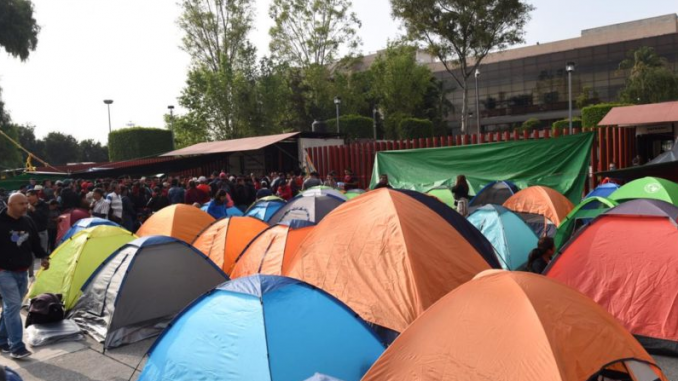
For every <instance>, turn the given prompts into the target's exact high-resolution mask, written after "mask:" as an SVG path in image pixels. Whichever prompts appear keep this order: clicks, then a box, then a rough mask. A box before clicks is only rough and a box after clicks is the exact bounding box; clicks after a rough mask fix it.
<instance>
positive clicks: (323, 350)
mask: <svg viewBox="0 0 678 381" xmlns="http://www.w3.org/2000/svg"><path fill="white" fill-rule="evenodd" d="M384 349H385V348H384V345H383V344H382V343H381V342H380V341H379V339H378V338H377V336H376V335H375V334H374V332H372V331H371V330H370V329H369V328H368V326H367V325H366V324H365V322H363V321H362V320H361V319H360V318H359V317H357V315H356V314H355V313H354V312H353V311H351V310H350V309H349V308H348V307H346V306H345V305H344V304H342V303H341V302H340V301H338V300H337V299H335V298H334V297H332V296H330V295H329V294H327V293H326V292H324V291H322V290H320V289H318V288H316V287H313V286H310V285H308V284H306V283H303V282H301V281H298V280H295V279H291V278H285V277H277V276H269V275H254V276H251V277H246V278H239V279H235V280H233V281H230V282H227V283H224V284H222V285H221V286H219V287H217V288H216V289H215V290H213V291H212V292H210V293H208V294H206V295H204V296H202V297H201V298H199V299H197V300H196V301H195V302H193V304H191V305H190V306H189V307H188V308H186V309H185V310H184V311H183V312H182V313H181V314H180V315H179V316H178V317H177V318H176V319H175V320H174V321H173V323H172V324H171V326H170V327H169V328H168V329H166V330H165V332H163V334H162V336H161V337H160V338H159V339H158V340H157V341H156V342H155V344H154V345H153V347H151V349H150V350H149V353H150V356H149V358H148V361H147V362H146V366H145V367H144V371H143V373H142V374H141V377H140V378H139V380H140V381H160V380H174V381H193V380H211V381H227V380H228V381H241V380H253V381H254V380H256V381H271V380H290V381H292V380H305V379H307V378H309V377H311V376H313V375H314V374H315V373H316V372H321V373H325V374H331V375H333V376H335V377H339V378H341V379H343V380H346V381H359V380H360V378H361V377H362V376H363V375H364V374H365V373H366V372H367V370H368V369H369V368H370V366H371V365H372V364H373V363H374V362H375V361H376V360H377V358H378V357H379V356H380V355H381V354H382V353H383V351H384Z"/></svg>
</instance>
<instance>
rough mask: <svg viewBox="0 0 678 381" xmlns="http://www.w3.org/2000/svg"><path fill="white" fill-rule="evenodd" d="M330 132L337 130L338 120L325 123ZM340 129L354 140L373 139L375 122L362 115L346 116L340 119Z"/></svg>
mask: <svg viewBox="0 0 678 381" xmlns="http://www.w3.org/2000/svg"><path fill="white" fill-rule="evenodd" d="M325 123H327V128H328V131H334V130H335V129H336V128H337V118H334V119H329V120H327V121H325ZM339 129H340V130H341V132H342V133H344V134H346V136H347V137H348V138H349V139H351V140H353V139H371V138H373V137H374V120H372V118H368V117H366V116H362V115H344V116H341V117H339Z"/></svg>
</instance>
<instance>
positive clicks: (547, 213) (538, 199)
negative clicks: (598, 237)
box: [504, 186, 574, 236]
mask: <svg viewBox="0 0 678 381" xmlns="http://www.w3.org/2000/svg"><path fill="white" fill-rule="evenodd" d="M504 207H505V208H507V209H509V210H511V211H514V212H517V213H520V215H521V217H523V219H524V220H525V222H526V223H527V224H528V225H530V226H531V227H533V229H534V230H535V233H537V235H542V234H543V233H547V234H548V235H549V236H553V235H555V232H556V228H557V227H558V226H560V223H561V222H563V220H564V219H565V217H567V215H568V214H569V213H570V212H571V211H572V209H574V205H573V204H572V202H570V200H568V199H567V198H566V197H565V196H563V195H562V194H560V193H558V191H556V190H553V189H551V188H549V187H543V186H533V187H529V188H525V189H523V190H521V191H520V192H518V193H516V194H514V195H513V196H511V197H510V198H509V199H508V200H506V202H504ZM535 215H536V216H541V217H543V218H541V217H540V218H538V219H536V220H535V219H534V218H531V217H533V216H535ZM544 219H545V220H544ZM548 225H550V226H551V228H549V226H548Z"/></svg>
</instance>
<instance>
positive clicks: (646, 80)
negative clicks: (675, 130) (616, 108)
mask: <svg viewBox="0 0 678 381" xmlns="http://www.w3.org/2000/svg"><path fill="white" fill-rule="evenodd" d="M619 68H620V70H622V71H623V72H624V73H627V74H628V78H627V80H626V86H625V87H624V88H623V89H622V90H621V91H620V92H619V100H620V101H621V102H624V103H632V104H645V103H659V102H667V101H673V100H678V75H676V74H675V73H674V72H673V71H672V70H671V67H670V66H669V64H668V61H667V60H666V59H665V58H663V57H659V56H658V55H657V53H656V52H655V51H654V49H653V48H651V47H647V46H644V47H641V48H639V49H637V50H635V51H632V52H630V53H629V57H628V58H627V59H625V60H624V61H622V62H621V63H620V64H619Z"/></svg>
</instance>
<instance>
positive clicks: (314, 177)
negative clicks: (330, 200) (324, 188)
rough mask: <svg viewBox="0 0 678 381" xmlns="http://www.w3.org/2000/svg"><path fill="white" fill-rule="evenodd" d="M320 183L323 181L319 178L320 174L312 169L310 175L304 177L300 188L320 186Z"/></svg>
mask: <svg viewBox="0 0 678 381" xmlns="http://www.w3.org/2000/svg"><path fill="white" fill-rule="evenodd" d="M321 185H323V182H322V180H320V174H318V172H315V171H313V172H311V177H309V178H308V179H306V181H304V184H303V186H302V187H301V189H302V190H306V189H309V188H313V187H317V186H321Z"/></svg>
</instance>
